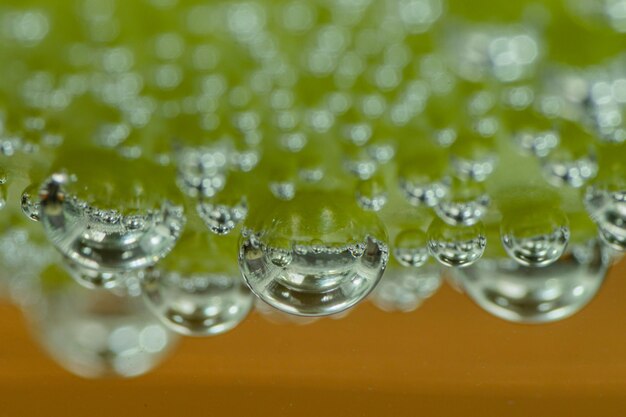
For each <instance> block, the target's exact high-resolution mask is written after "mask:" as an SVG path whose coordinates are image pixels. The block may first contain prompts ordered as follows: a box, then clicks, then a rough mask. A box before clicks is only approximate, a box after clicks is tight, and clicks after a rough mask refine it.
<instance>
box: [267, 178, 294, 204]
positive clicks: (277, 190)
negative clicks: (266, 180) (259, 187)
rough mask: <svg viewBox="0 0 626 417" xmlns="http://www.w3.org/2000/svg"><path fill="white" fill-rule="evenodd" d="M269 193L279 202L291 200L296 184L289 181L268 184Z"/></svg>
mask: <svg viewBox="0 0 626 417" xmlns="http://www.w3.org/2000/svg"><path fill="white" fill-rule="evenodd" d="M270 191H271V192H272V194H273V195H274V197H276V198H278V199H279V200H292V199H293V198H294V197H295V196H296V184H294V183H293V182H291V181H275V182H270Z"/></svg>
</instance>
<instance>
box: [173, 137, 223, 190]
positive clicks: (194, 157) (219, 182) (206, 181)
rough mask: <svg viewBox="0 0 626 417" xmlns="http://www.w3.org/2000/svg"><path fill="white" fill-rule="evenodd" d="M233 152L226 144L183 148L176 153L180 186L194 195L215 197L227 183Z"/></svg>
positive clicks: (177, 180) (177, 179)
mask: <svg viewBox="0 0 626 417" xmlns="http://www.w3.org/2000/svg"><path fill="white" fill-rule="evenodd" d="M230 157H231V153H230V152H229V150H228V148H227V147H226V146H225V145H221V144H220V145H216V146H214V147H207V148H198V149H196V148H183V149H181V150H179V151H178V152H177V154H176V167H177V178H176V182H177V184H178V187H179V188H180V189H181V190H182V191H183V192H184V193H186V194H187V195H189V196H192V197H197V196H202V197H213V196H214V195H215V194H217V193H218V192H219V191H221V190H222V189H223V188H224V186H225V185H226V176H227V170H228V167H229V166H228V163H229V161H230Z"/></svg>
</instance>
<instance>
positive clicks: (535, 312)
mask: <svg viewBox="0 0 626 417" xmlns="http://www.w3.org/2000/svg"><path fill="white" fill-rule="evenodd" d="M590 243H591V244H590V245H581V246H583V247H582V248H581V249H582V250H584V251H585V252H587V253H588V254H587V255H586V256H574V254H573V252H574V249H575V247H574V248H572V250H571V251H568V252H566V254H565V255H564V256H562V257H561V258H559V260H558V261H556V262H554V263H552V264H550V265H548V266H545V267H543V268H531V267H527V266H523V265H520V264H519V263H517V262H515V261H514V260H512V259H482V260H481V261H479V262H477V263H475V264H474V265H472V266H470V267H469V268H463V269H457V270H455V271H453V275H454V278H455V279H456V280H457V282H459V283H460V284H461V286H462V287H463V289H464V291H465V292H466V293H467V295H468V296H469V297H470V298H472V299H473V300H474V301H475V302H476V303H477V304H478V305H479V306H481V307H482V308H484V309H485V310H487V311H488V312H490V313H491V314H493V315H495V316H497V317H500V318H502V319H505V320H509V321H514V322H522V323H546V322H552V321H556V320H562V319H564V318H566V317H569V316H571V315H572V314H574V313H576V312H578V311H579V310H581V309H582V308H583V307H584V306H585V305H587V303H589V301H590V300H591V299H592V298H593V297H594V296H595V294H596V293H597V291H598V289H599V288H600V286H601V284H602V282H603V281H604V277H605V275H606V273H607V268H608V263H607V262H606V261H605V259H604V257H603V256H602V251H601V247H600V245H598V244H597V243H595V242H590Z"/></svg>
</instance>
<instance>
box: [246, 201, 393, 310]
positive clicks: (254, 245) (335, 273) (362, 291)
mask: <svg viewBox="0 0 626 417" xmlns="http://www.w3.org/2000/svg"><path fill="white" fill-rule="evenodd" d="M301 197H302V198H301V199H296V200H294V201H291V202H277V203H278V204H277V205H276V206H274V207H271V208H268V209H267V212H266V215H267V217H265V216H263V217H261V218H259V219H257V221H255V223H254V226H253V227H254V229H251V230H246V231H245V233H244V236H243V239H242V241H241V245H240V250H239V266H240V268H241V271H242V273H243V276H244V278H245V280H246V282H247V283H248V286H249V287H250V288H251V289H252V291H254V293H255V294H257V295H258V296H259V297H260V298H261V299H262V300H263V301H265V302H267V303H268V304H270V305H272V306H273V307H275V308H277V309H279V310H281V311H284V312H286V313H291V314H296V315H303V316H324V315H330V314H335V313H339V312H341V311H344V310H346V309H348V308H350V307H352V306H354V305H355V304H356V303H358V302H359V301H361V300H362V299H363V298H364V297H366V296H367V294H368V293H369V292H370V291H371V290H372V289H373V288H374V286H375V285H376V284H377V282H378V280H379V279H380V277H381V275H382V273H383V271H384V269H385V266H386V264H387V259H388V250H387V246H386V244H385V243H383V241H381V240H380V239H379V238H377V237H374V236H377V235H378V236H380V235H381V234H382V235H384V233H382V231H381V228H380V227H381V224H380V221H379V220H378V219H377V218H375V217H374V216H373V215H372V214H370V213H369V212H363V211H360V210H359V209H358V208H357V207H356V204H354V202H353V200H351V199H345V198H343V197H341V195H335V194H332V195H328V194H326V193H315V194H312V193H308V194H305V195H303V196H301ZM362 222H363V223H362Z"/></svg>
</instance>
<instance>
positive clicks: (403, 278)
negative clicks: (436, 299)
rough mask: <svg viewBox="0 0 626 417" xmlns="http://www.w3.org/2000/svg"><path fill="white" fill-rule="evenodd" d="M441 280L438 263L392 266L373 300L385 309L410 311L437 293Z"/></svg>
mask: <svg viewBox="0 0 626 417" xmlns="http://www.w3.org/2000/svg"><path fill="white" fill-rule="evenodd" d="M441 281H442V278H441V267H440V266H439V265H437V264H436V263H428V264H426V265H423V266H421V267H419V268H403V267H398V266H392V267H389V268H388V269H387V271H385V275H384V276H383V278H382V279H381V281H380V283H379V284H378V286H376V289H375V290H374V292H373V294H372V301H373V302H374V304H375V305H376V306H377V307H378V308H380V309H381V310H383V311H390V312H391V311H402V312H405V313H408V312H411V311H414V310H415V309H417V308H418V307H419V306H420V305H421V304H422V303H423V302H424V300H426V299H428V298H429V297H431V296H432V295H433V294H435V292H437V290H438V289H439V287H440V286H441Z"/></svg>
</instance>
